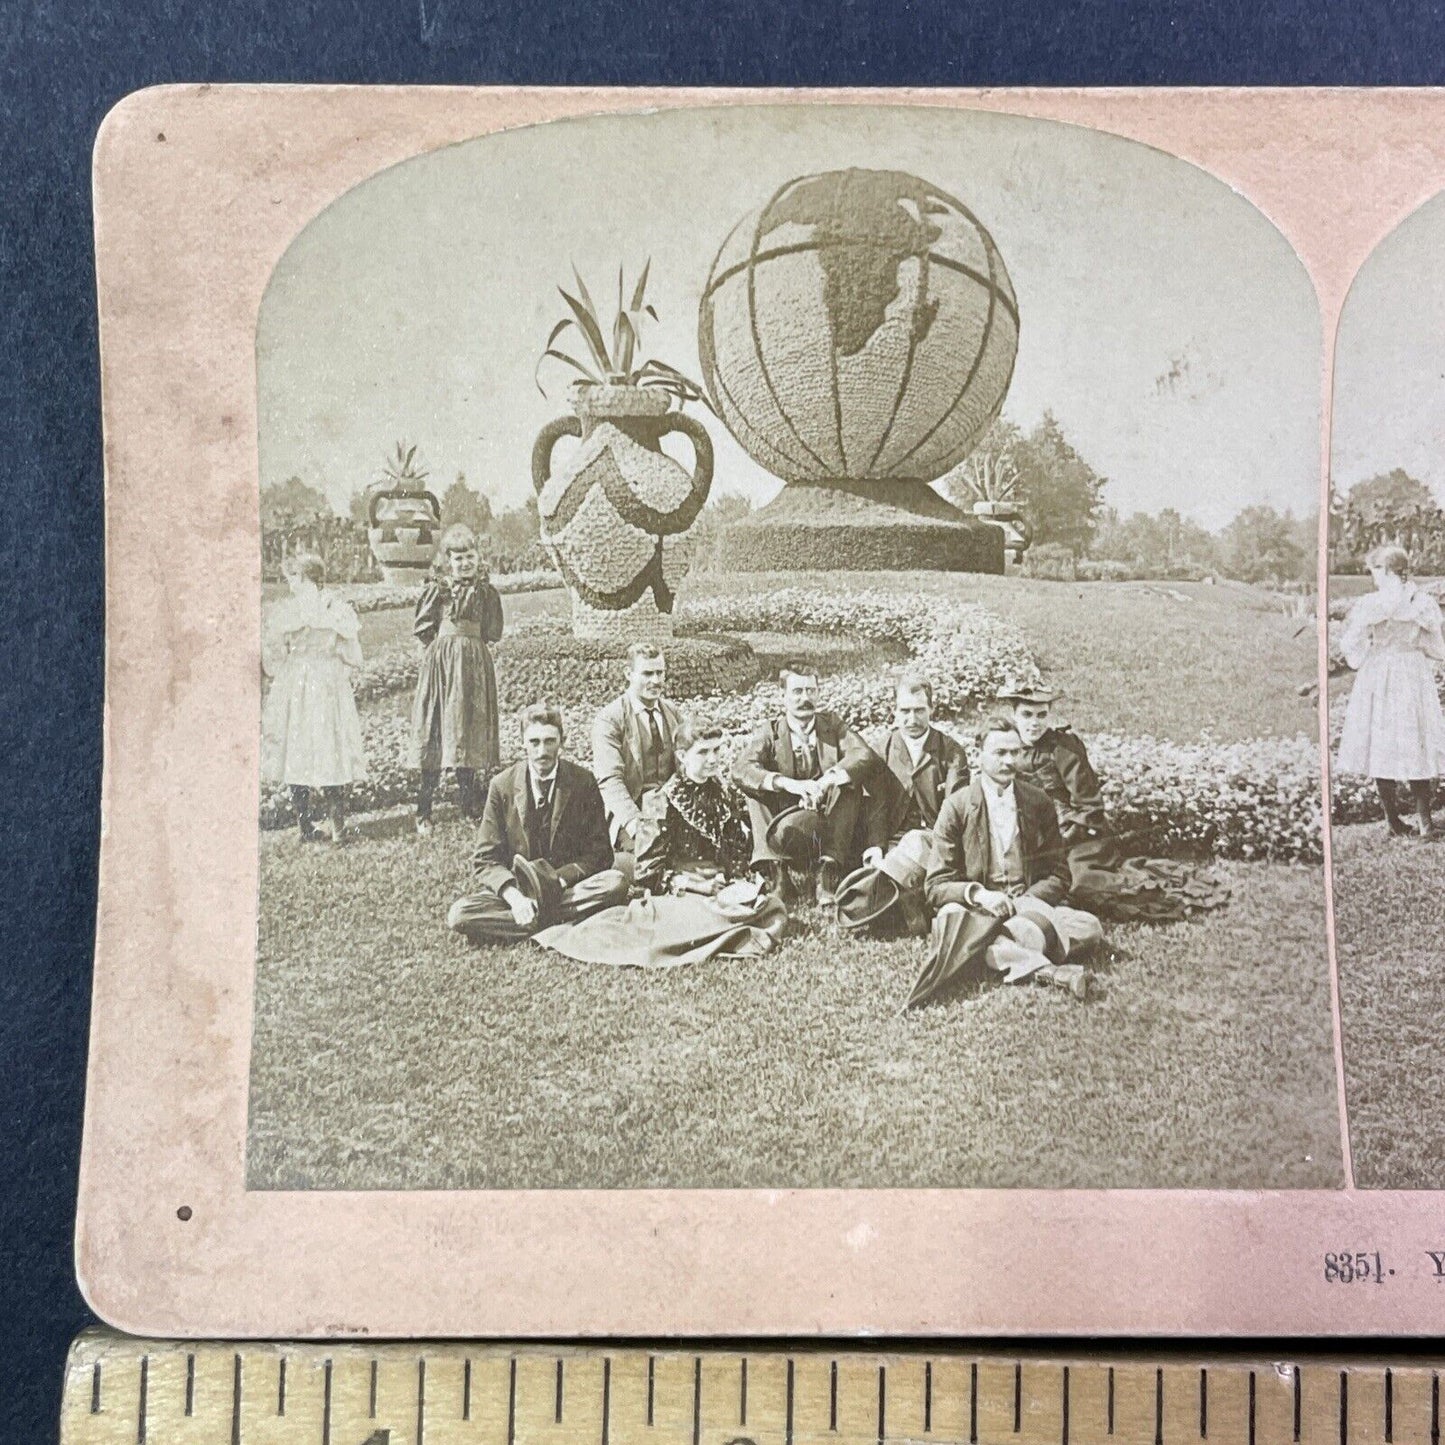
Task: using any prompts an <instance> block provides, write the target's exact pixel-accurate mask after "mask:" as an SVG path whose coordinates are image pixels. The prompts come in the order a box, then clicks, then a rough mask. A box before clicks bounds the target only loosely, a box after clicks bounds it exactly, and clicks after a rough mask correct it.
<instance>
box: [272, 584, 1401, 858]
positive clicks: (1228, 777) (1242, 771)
mask: <svg viewBox="0 0 1445 1445" xmlns="http://www.w3.org/2000/svg"><path fill="white" fill-rule="evenodd" d="M678 625H679V629H680V632H681V633H682V635H681V636H679V638H677V639H676V641H675V642H674V644H673V645H672V646H671V647H670V648H669V649H668V660H669V669H668V670H669V683H670V690H671V691H672V693H673V695H674V696H675V697H678V698H680V699H683V698H686V697H687V695H688V694H689V693H691V694H692V696H691V699H690V700H689V701H688V703H687V706H688V710H689V711H690V712H692V713H694V714H696V715H697V716H698V717H699V718H700V719H706V720H707V721H710V722H715V723H717V724H719V725H720V726H721V727H723V729H724V730H725V731H726V732H727V734H728V735H729V737H730V738H731V739H732V740H733V742H734V744H735V745H736V744H737V743H739V742H740V741H741V740H742V739H743V738H745V737H746V736H747V734H748V733H749V732H750V731H751V730H752V729H753V728H754V727H756V726H757V725H758V724H759V723H761V722H763V721H766V720H768V719H770V718H772V717H775V716H777V715H778V713H779V712H780V711H781V709H782V693H781V689H780V688H779V686H778V684H777V683H776V682H774V681H768V682H758V683H756V684H755V685H753V686H752V687H751V690H748V691H743V689H744V688H746V687H747V686H748V681H749V678H755V677H756V659H754V658H753V657H752V654H751V652H750V650H749V649H748V648H747V647H746V645H745V644H743V643H741V642H739V641H737V640H736V639H735V638H726V637H718V636H716V635H715V634H717V633H720V632H722V633H726V632H734V633H735V632H778V633H797V632H813V633H822V634H849V635H852V636H855V637H861V638H865V639H869V640H872V641H876V642H886V643H892V644H900V645H902V646H904V647H905V648H906V649H907V651H908V653H909V655H910V657H911V659H912V665H913V666H916V667H918V668H920V669H921V670H922V671H924V672H925V673H926V674H927V675H928V676H929V677H930V679H931V680H932V681H933V684H934V688H935V715H936V716H937V717H938V718H939V719H940V720H941V721H943V722H944V725H945V726H947V727H948V728H949V730H950V731H954V732H955V733H957V734H958V735H960V736H962V733H963V732H964V731H966V729H965V728H964V727H963V726H962V724H963V721H964V720H965V719H967V720H968V721H969V722H972V720H973V719H974V718H976V717H977V704H978V703H979V702H981V701H984V700H986V699H988V698H991V697H992V696H993V695H994V693H995V692H996V691H997V689H998V688H999V687H1000V686H1001V685H1002V684H1003V683H1004V682H1005V681H1006V680H1007V679H1009V678H1019V679H1024V680H1033V679H1036V678H1037V677H1038V676H1039V673H1038V669H1037V667H1036V666H1035V664H1034V661H1033V658H1032V656H1031V655H1030V652H1029V648H1028V644H1027V642H1026V641H1025V639H1024V637H1023V635H1022V634H1021V633H1020V632H1019V631H1018V629H1017V628H1015V627H1014V626H1013V625H1012V624H1010V623H1007V622H1005V621H1004V620H1003V619H1001V618H999V617H997V616H995V615H994V614H993V613H992V612H990V611H988V609H986V608H984V607H981V606H979V605H978V604H976V603H964V602H953V601H949V600H947V599H939V598H920V597H898V596H896V595H893V594H890V593H888V592H886V591H884V590H882V589H864V590H861V591H859V592H855V593H849V594H829V593H820V592H816V591H809V590H807V589H804V588H791V587H790V588H780V589H776V590H774V591H771V592H767V593H763V594H761V595H757V596H751V597H748V596H741V597H707V598H699V599H696V600H694V601H691V602H688V603H686V604H685V605H684V606H683V607H682V608H681V609H680V613H679V618H678ZM495 656H496V663H497V676H498V687H499V690H500V692H501V704H502V709H503V723H502V752H503V756H504V757H511V756H512V755H513V754H514V753H515V752H516V749H517V739H516V737H515V726H514V724H513V723H512V721H511V716H512V715H514V714H515V711H516V710H517V709H518V708H520V707H521V706H523V705H524V704H525V703H527V702H530V701H532V700H534V699H535V698H537V697H539V696H546V697H552V698H554V699H561V700H562V701H563V716H564V719H565V721H566V726H567V734H568V736H567V752H568V754H569V756H571V757H573V758H574V759H576V760H577V761H579V762H583V763H586V762H589V761H590V758H591V725H592V718H593V716H594V714H595V712H596V709H597V707H598V705H600V704H601V703H603V702H605V701H606V700H607V699H609V698H611V697H614V696H616V694H617V693H618V691H619V690H620V688H621V685H622V657H623V651H622V649H621V648H620V647H619V646H618V645H617V644H614V643H604V642H598V641H591V640H583V639H576V638H573V637H572V636H571V635H570V633H568V632H567V631H566V630H565V624H563V623H562V622H561V621H560V620H559V619H555V618H531V619H528V620H527V621H526V622H525V623H523V624H522V625H520V626H519V627H517V628H516V629H514V630H513V631H511V632H509V634H508V635H507V637H506V638H504V639H503V641H502V642H501V643H500V644H498V646H497V648H496V651H495ZM419 657H420V649H417V648H406V649H393V650H391V651H389V652H387V653H384V654H382V655H380V656H378V657H376V658H374V659H372V660H371V661H370V662H368V664H367V665H366V667H364V668H363V669H362V673H361V675H360V676H359V677H358V679H357V684H356V689H357V696H358V698H359V699H361V700H363V701H366V702H369V703H372V704H373V705H372V706H369V707H367V708H365V709H364V711H363V718H362V722H363V731H364V735H365V741H366V746H367V753H368V757H369V759H370V763H371V771H372V776H371V778H370V780H369V781H368V782H366V783H365V784H362V785H360V786H358V787H357V788H354V789H353V790H352V798H351V804H350V806H351V807H352V808H353V809H354V810H357V811H364V810H368V809H375V808H383V807H390V806H394V805H396V804H399V803H403V802H406V801H408V800H410V798H411V797H412V796H413V793H414V789H415V782H416V780H415V775H414V774H412V773H410V772H409V771H408V770H407V768H406V767H405V759H406V754H407V744H408V726H409V723H408V710H409V709H408V702H407V700H406V698H405V696H404V694H405V693H406V692H408V691H409V690H410V688H411V687H412V685H414V683H415V680H416V671H417V662H418V659H419ZM694 672H696V676H693V675H692V674H693V673H694ZM894 675H895V672H894V671H885V670H881V669H875V670H872V671H869V672H857V673H843V674H838V675H834V676H830V677H825V678H823V679H821V680H820V683H819V702H820V705H821V706H823V707H826V708H829V709H831V710H833V711H836V712H838V713H841V714H842V715H843V716H844V717H845V718H847V719H848V720H849V721H850V722H851V723H853V725H854V726H856V727H858V728H860V729H862V730H863V731H864V732H865V735H868V736H869V738H870V741H874V742H877V741H880V740H881V732H882V730H883V728H884V727H885V726H886V725H887V724H888V723H889V722H890V721H891V717H892V711H893V678H894ZM949 720H952V721H951V722H950V721H949ZM963 740H964V741H965V743H966V745H968V746H970V748H971V746H972V739H971V738H964V739H963ZM1088 741H1089V748H1090V754H1091V756H1092V758H1093V760H1094V763H1095V766H1096V767H1097V769H1098V771H1099V773H1100V776H1101V778H1102V780H1103V786H1104V796H1105V799H1106V801H1107V803H1108V805H1109V808H1110V813H1111V816H1112V818H1113V820H1114V822H1115V825H1116V827H1117V828H1119V829H1120V830H1121V831H1124V832H1127V833H1128V834H1130V835H1131V838H1132V839H1133V841H1134V842H1135V844H1136V845H1137V847H1138V848H1139V850H1140V851H1141V852H1143V851H1156V850H1157V851H1164V852H1170V853H1183V854H1209V855H1213V856H1217V857H1225V858H1242V859H1275V860H1287V861H1299V862H1316V861H1318V860H1319V858H1320V856H1321V838H1320V814H1321V799H1320V783H1319V751H1318V748H1317V747H1316V746H1315V744H1314V743H1313V742H1312V741H1311V740H1309V739H1307V738H1297V739H1261V740H1257V741H1250V742H1241V743H1234V744H1228V745H1225V744H1214V743H1209V742H1200V743H1192V744H1180V743H1171V742H1165V741H1161V740H1159V739H1155V738H1149V737H1143V738H1125V737H1120V736H1116V735H1097V736H1093V737H1091V738H1090V739H1089V740H1088ZM1371 806H1372V799H1371V795H1370V792H1369V789H1368V785H1367V784H1366V785H1364V786H1363V787H1357V786H1355V783H1354V782H1350V783H1347V784H1345V785H1344V787H1343V791H1340V790H1339V789H1337V794H1336V804H1335V807H1336V816H1341V813H1340V810H1341V809H1342V808H1343V810H1344V814H1343V817H1344V818H1346V819H1351V820H1352V819H1353V818H1355V817H1356V816H1372V814H1371V813H1370V808H1371ZM289 821H291V812H290V804H289V799H288V798H287V797H286V795H285V793H284V790H279V789H277V790H271V791H270V792H268V793H267V795H266V796H265V798H264V799H263V804H262V826H264V827H275V826H280V825H282V824H285V823H287V822H289Z"/></svg>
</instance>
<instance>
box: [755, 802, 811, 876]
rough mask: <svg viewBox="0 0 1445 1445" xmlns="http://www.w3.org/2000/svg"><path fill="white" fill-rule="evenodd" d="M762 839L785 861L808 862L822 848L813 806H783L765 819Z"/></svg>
mask: <svg viewBox="0 0 1445 1445" xmlns="http://www.w3.org/2000/svg"><path fill="white" fill-rule="evenodd" d="M763 842H764V843H766V844H767V846H768V847H769V848H770V849H772V851H773V852H774V853H776V854H777V855H778V857H780V858H782V859H785V860H786V861H787V862H789V863H797V864H801V865H804V866H811V865H812V864H814V863H816V862H817V861H818V858H819V856H820V855H821V852H822V830H821V819H820V818H819V816H818V810H817V809H816V808H804V807H803V806H801V804H800V805H799V806H797V807H793V808H784V809H783V811H782V812H781V813H777V814H775V815H774V817H773V818H772V819H771V821H770V822H769V823H768V826H767V831H766V832H765V833H764V834H763Z"/></svg>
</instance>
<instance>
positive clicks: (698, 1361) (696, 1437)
mask: <svg viewBox="0 0 1445 1445" xmlns="http://www.w3.org/2000/svg"><path fill="white" fill-rule="evenodd" d="M701 1439H702V1356H701V1355H694V1356H693V1360H692V1445H698V1442H699V1441H700V1440H701Z"/></svg>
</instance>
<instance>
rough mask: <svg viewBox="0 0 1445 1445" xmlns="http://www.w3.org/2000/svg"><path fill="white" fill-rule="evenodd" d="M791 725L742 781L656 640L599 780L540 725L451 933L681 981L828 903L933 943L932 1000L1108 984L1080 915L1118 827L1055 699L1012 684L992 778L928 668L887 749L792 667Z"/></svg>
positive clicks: (908, 691) (907, 679)
mask: <svg viewBox="0 0 1445 1445" xmlns="http://www.w3.org/2000/svg"><path fill="white" fill-rule="evenodd" d="M781 682H782V694H783V698H782V712H781V714H780V715H779V716H778V717H776V718H774V719H772V720H771V721H769V722H766V723H763V724H761V725H760V726H759V727H758V728H757V729H756V730H755V731H754V732H753V733H752V735H751V736H750V737H749V738H748V740H747V741H746V743H745V744H743V745H742V746H741V748H740V749H739V751H738V755H737V756H736V758H735V759H734V760H733V761H732V764H731V767H729V765H728V761H727V741H726V738H725V736H724V734H723V732H722V730H721V729H720V728H718V727H716V726H711V725H707V724H704V723H701V722H698V721H695V720H694V719H692V718H691V717H689V716H688V715H686V714H684V713H683V712H681V711H680V710H679V709H678V708H677V707H676V706H675V705H674V704H673V703H671V702H669V701H668V700H667V698H666V697H664V695H663V694H664V691H665V685H666V658H665V655H664V653H663V651H662V649H661V648H659V647H657V646H655V645H650V644H645V643H639V644H636V645H634V646H633V647H632V648H631V650H630V653H629V656H628V663H627V686H626V690H625V691H624V692H623V694H622V695H621V696H620V697H618V698H617V699H615V700H614V701H613V702H611V703H610V704H608V705H607V706H606V707H604V708H602V709H601V710H600V711H599V712H598V714H597V716H596V718H595V720H594V725H593V736H592V769H591V770H590V771H589V770H588V769H587V768H584V767H582V766H580V765H578V764H576V763H573V762H571V761H570V760H568V759H567V758H565V757H563V756H562V752H563V747H564V743H565V733H564V728H563V721H562V717H561V714H560V712H559V711H558V710H557V709H556V708H554V707H551V706H549V705H547V704H544V703H537V704H534V705H533V706H531V707H529V708H527V709H526V710H525V711H524V712H523V714H522V720H521V721H522V744H523V748H524V751H525V757H524V758H523V759H522V760H521V761H519V762H516V763H514V764H512V765H511V766H510V767H506V768H503V769H502V770H501V771H500V772H499V773H498V774H497V775H496V776H495V777H494V778H493V779H492V780H491V784H490V787H489V789H488V793H487V798H486V804H485V808H484V810H483V816H482V822H481V828H480V833H479V836H478V840H477V843H476V847H475V850H474V854H473V886H472V889H471V891H470V892H468V893H467V894H466V895H465V896H464V897H462V898H459V899H458V900H457V901H456V902H455V903H454V904H453V905H452V907H451V910H450V913H449V916H448V923H449V925H450V926H451V927H452V928H454V929H456V930H457V931H459V932H461V933H462V934H464V935H465V936H466V937H467V938H468V939H470V940H471V941H473V942H477V943H481V942H487V941H514V940H517V939H521V938H527V937H531V938H535V939H536V940H537V941H538V942H539V943H541V944H543V945H544V946H546V947H548V948H552V949H555V950H556V951H558V952H561V953H563V954H566V955H568V956H570V957H572V958H577V959H582V960H585V961H589V962H606V963H616V964H639V965H644V966H666V965H672V964H678V963H686V962H691V961H694V960H696V959H699V958H705V957H716V956H729V957H732V956H739V955H749V954H757V953H761V952H766V951H767V950H768V949H770V948H771V947H772V946H773V944H774V942H775V941H776V940H777V938H778V937H779V936H780V935H781V933H782V930H783V927H784V925H785V924H786V920H787V916H788V909H789V908H790V907H791V908H794V909H796V907H797V906H798V905H799V904H800V903H806V902H807V901H809V900H810V899H811V900H813V901H816V903H817V904H818V905H819V906H821V907H825V908H829V909H831V910H834V911H835V912H836V915H837V918H838V920H839V922H840V923H841V924H842V925H843V926H844V927H845V928H847V929H850V930H865V931H869V932H874V933H892V934H895V935H907V934H912V935H915V936H920V937H921V936H924V935H930V936H931V944H930V948H929V951H928V958H927V962H926V964H925V966H924V969H923V972H922V974H921V975H920V977H919V981H918V984H917V985H915V988H914V990H913V996H912V997H911V998H910V1000H909V1002H920V1001H922V1000H923V999H925V998H929V997H932V996H934V995H935V994H938V993H941V992H943V991H944V990H945V989H952V987H953V985H955V984H957V983H961V982H962V981H964V980H969V981H972V982H975V983H976V982H978V981H979V980H980V979H983V978H986V977H990V976H997V977H1000V978H1002V979H1003V980H1004V981H1006V982H1019V981H1023V980H1025V979H1029V980H1034V981H1041V982H1047V983H1051V984H1056V985H1058V986H1061V987H1063V988H1066V989H1067V990H1069V991H1070V992H1071V993H1073V994H1075V995H1076V996H1080V997H1082V996H1084V994H1085V993H1086V992H1087V988H1088V982H1089V976H1088V973H1087V971H1086V970H1085V969H1084V967H1083V966H1082V965H1081V963H1080V961H1079V960H1080V959H1081V958H1082V957H1083V956H1084V955H1085V954H1086V953H1087V952H1088V951H1089V950H1090V949H1091V948H1093V947H1094V946H1095V945H1096V944H1097V943H1098V942H1099V940H1100V938H1101V936H1102V929H1101V927H1100V923H1099V920H1098V918H1097V917H1096V916H1094V914H1093V913H1091V912H1089V911H1087V910H1086V909H1085V908H1081V907H1079V906H1070V904H1071V902H1072V903H1073V904H1074V905H1077V904H1078V903H1079V902H1080V901H1081V900H1080V899H1078V898H1077V897H1073V898H1072V899H1071V887H1072V883H1073V874H1072V872H1071V867H1070V858H1071V855H1073V854H1078V855H1079V856H1080V857H1081V858H1082V859H1084V860H1085V861H1086V868H1094V871H1095V873H1097V871H1098V870H1097V868H1096V867H1094V865H1096V864H1097V863H1098V862H1099V857H1100V854H1099V849H1100V846H1101V845H1103V844H1106V843H1107V839H1108V826H1107V820H1106V817H1105V812H1104V805H1103V802H1102V800H1101V798H1100V790H1099V783H1098V779H1097V777H1096V776H1095V774H1094V771H1093V769H1092V768H1091V767H1090V765H1089V760H1088V756H1087V753H1086V751H1085V749H1084V746H1083V744H1082V743H1081V742H1080V741H1079V739H1078V738H1077V737H1076V736H1075V735H1074V734H1073V733H1072V732H1071V731H1069V730H1068V729H1067V728H1063V727H1056V726H1054V725H1053V723H1052V720H1051V717H1050V709H1051V705H1052V703H1053V701H1054V695H1053V694H1051V693H1049V692H1047V691H1045V690H1042V689H1038V688H1033V687H1024V686H1020V687H1008V688H1005V689H1003V690H1002V692H1001V693H1000V695H999V698H998V704H999V706H998V712H997V715H996V716H994V717H991V718H989V719H988V720H987V721H986V722H985V723H984V725H983V727H982V729H981V731H980V734H979V738H978V742H979V772H978V774H977V775H975V776H971V774H970V768H969V761H968V757H967V754H966V753H965V750H964V748H963V747H962V745H961V744H960V743H959V742H957V741H956V740H955V739H954V738H952V737H950V736H949V735H948V734H946V733H944V732H942V731H940V730H939V729H938V728H937V727H935V726H934V725H933V722H932V704H933V691H932V687H931V686H930V684H929V681H928V679H927V678H925V677H923V676H922V675H920V674H918V673H911V672H910V673H905V674H904V675H903V676H902V677H900V678H899V680H898V682H897V687H896V694H895V700H896V708H895V715H894V726H893V728H892V730H891V731H890V732H889V733H888V735H887V737H886V739H885V740H884V741H883V743H882V746H881V748H880V749H879V750H878V751H875V750H874V749H873V748H872V747H870V746H869V745H868V744H867V742H865V741H864V739H863V738H862V737H861V736H860V735H859V734H858V732H857V731H856V730H855V729H854V728H852V727H851V726H849V725H848V723H847V722H845V721H844V720H843V719H842V718H840V717H839V716H837V715H836V714H834V713H832V712H829V711H826V710H823V709H820V708H819V707H818V705H817V693H818V679H817V677H816V676H815V675H813V674H811V673H807V672H803V671H788V672H785V673H783V674H782V678H781Z"/></svg>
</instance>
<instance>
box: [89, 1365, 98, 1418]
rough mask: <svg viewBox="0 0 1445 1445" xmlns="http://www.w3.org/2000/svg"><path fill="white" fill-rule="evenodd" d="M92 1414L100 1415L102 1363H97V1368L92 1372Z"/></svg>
mask: <svg viewBox="0 0 1445 1445" xmlns="http://www.w3.org/2000/svg"><path fill="white" fill-rule="evenodd" d="M90 1413H91V1414H92V1415H99V1414H100V1361H99V1360H97V1361H96V1362H95V1368H94V1369H93V1370H92V1371H91V1372H90Z"/></svg>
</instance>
